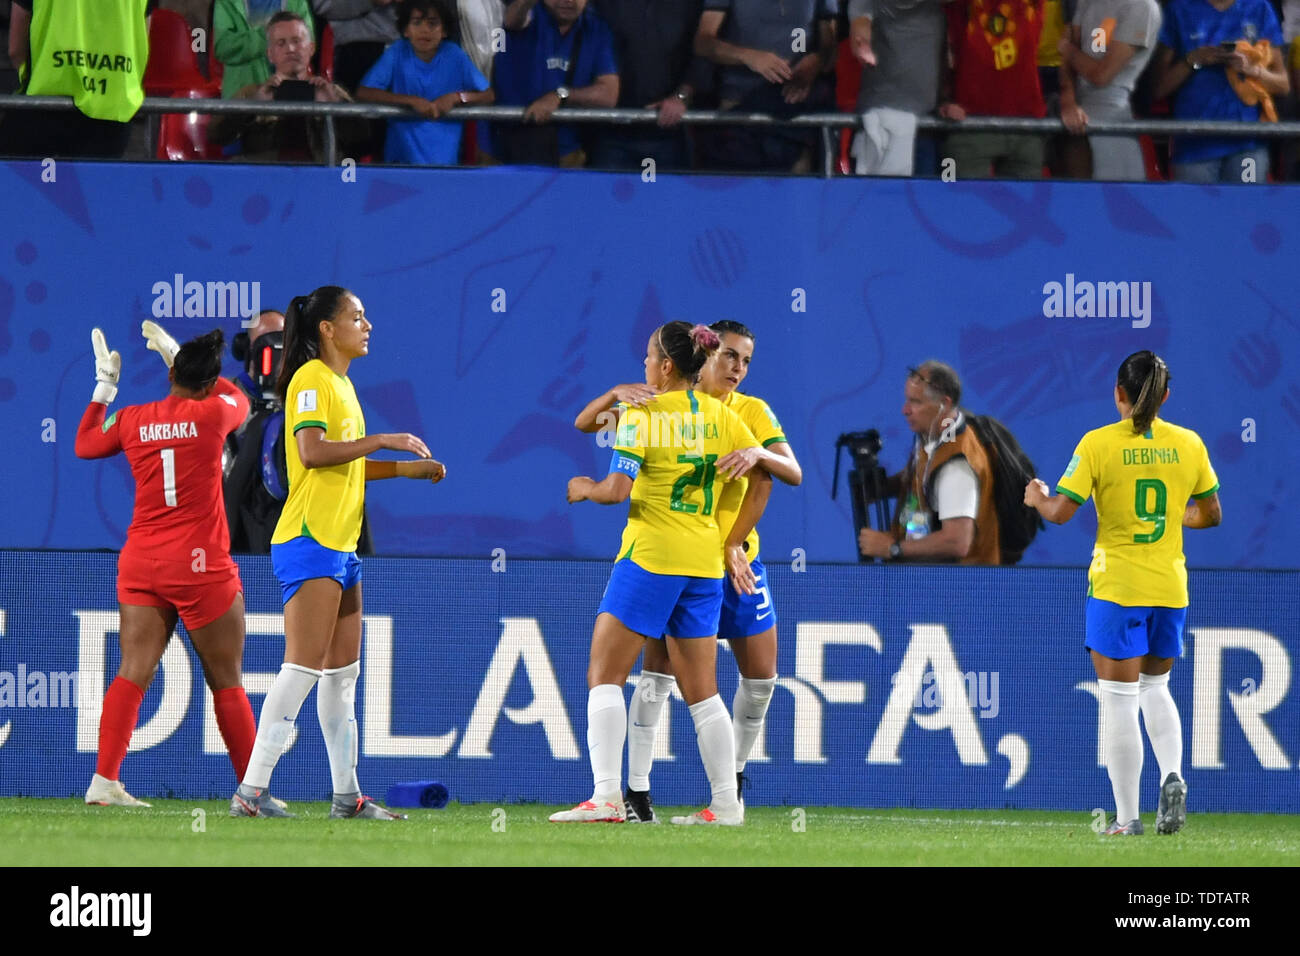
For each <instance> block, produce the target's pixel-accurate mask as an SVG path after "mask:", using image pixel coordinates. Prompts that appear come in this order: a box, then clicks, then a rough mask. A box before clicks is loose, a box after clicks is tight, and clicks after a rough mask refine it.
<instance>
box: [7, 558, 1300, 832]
mask: <svg viewBox="0 0 1300 956" xmlns="http://www.w3.org/2000/svg"><path fill="white" fill-rule="evenodd" d="M239 563H240V567H241V571H242V576H243V581H244V587H245V593H246V598H247V607H248V615H247V631H248V638H247V642H246V649H245V676H244V682H245V686H246V687H247V689H248V691H249V694H250V697H251V698H252V700H253V705H254V708H255V709H258V708H260V706H261V696H262V695H263V694H265V692H266V690H267V689H268V687H269V686H270V682H271V680H272V679H273V677H274V674H275V673H276V671H277V670H278V668H279V665H280V662H281V660H282V659H283V653H284V641H283V618H282V615H281V606H280V602H279V591H278V588H277V586H276V584H275V581H274V578H273V575H272V573H271V568H270V564H269V560H268V559H266V558H261V557H251V558H248V557H246V558H241V559H240V561H239ZM609 569H610V564H609V563H608V562H597V561H548V560H519V559H513V558H499V559H497V560H491V559H486V558H485V559H483V560H446V559H416V558H375V559H370V560H367V561H366V562H365V565H364V579H363V580H364V593H365V629H364V640H363V646H362V658H361V678H360V681H359V692H358V694H357V707H358V721H359V724H360V728H361V732H360V766H359V773H360V779H361V782H362V784H363V786H364V787H365V788H367V790H368V791H369V792H372V793H375V794H382V793H383V792H384V791H385V789H386V788H387V787H388V786H389V785H391V784H393V783H396V782H401V781H412V780H426V779H436V780H440V781H442V782H443V783H445V784H446V785H447V787H448V788H449V790H450V792H451V795H452V798H453V799H456V800H460V801H462V802H482V801H491V802H510V801H537V802H543V803H551V804H563V803H566V802H577V801H579V800H582V799H585V798H586V797H587V796H588V795H589V793H590V790H591V775H590V769H589V765H588V761H587V752H586V694H587V691H586V683H585V675H586V665H587V649H588V644H589V641H590V637H591V626H592V622H593V619H594V617H595V610H596V607H597V605H598V603H599V600H600V595H601V591H602V589H603V587H604V584H605V581H606V578H607V576H608V574H609ZM114 573H115V557H114V556H113V555H112V554H105V553H35V554H33V553H23V552H17V551H5V552H0V625H2V626H0V796H41V797H66V796H77V795H80V794H81V793H82V792H83V791H84V789H85V787H86V785H87V783H88V782H89V780H90V776H91V774H92V772H93V771H94V764H95V757H94V754H95V749H96V735H97V730H98V721H99V706H100V701H101V699H102V696H103V692H104V690H105V688H106V687H107V684H108V681H109V680H111V678H112V675H113V673H114V672H115V669H116V666H117V639H116V634H115V631H116V628H117V604H116V598H115V593H114ZM769 575H770V582H771V587H772V591H773V594H774V597H775V603H776V607H777V613H778V618H779V625H778V629H779V640H780V655H779V666H778V673H779V682H778V689H777V691H776V694H775V697H774V700H773V704H772V707H771V711H770V713H769V715H768V721H767V728H766V733H765V736H764V739H763V740H762V741H761V742H760V744H759V746H758V749H757V750H756V752H755V754H754V756H753V758H752V760H751V762H750V765H749V767H748V773H749V775H750V776H751V777H752V779H753V781H754V784H755V786H754V789H752V790H750V791H747V792H746V799H747V800H748V801H749V802H751V803H753V804H754V805H782V804H785V805H796V806H799V805H811V806H831V805H839V806H866V807H929V808H962V807H971V808H1002V807H1015V808H1037V809H1060V810H1080V811H1091V810H1092V809H1093V808H1097V807H1103V808H1109V807H1111V805H1112V804H1111V793H1110V785H1109V782H1108V780H1107V777H1106V773H1105V769H1104V766H1103V765H1102V757H1101V753H1100V749H1099V746H1098V739H1099V733H1098V725H1099V720H1100V717H1099V710H1098V706H1097V700H1096V682H1095V677H1094V675H1093V672H1092V667H1091V665H1090V664H1089V662H1088V658H1087V655H1086V654H1085V653H1084V650H1083V646H1082V640H1083V638H1082V629H1083V597H1084V589H1085V581H1084V572H1083V571H1082V570H1080V569H1047V568H1044V569H1035V568H1014V569H1003V568H919V567H905V566H881V565H872V566H855V565H849V566H843V565H819V564H803V563H802V562H798V561H796V562H791V563H782V562H777V561H774V562H772V563H771V564H769ZM1298 577H1300V573H1297V572H1262V571H1235V570H1230V571H1202V572H1192V574H1191V581H1190V584H1191V593H1192V604H1191V609H1190V612H1189V617H1188V639H1187V649H1186V653H1185V655H1184V657H1183V659H1182V660H1179V661H1178V662H1176V664H1175V667H1174V670H1173V677H1172V680H1171V690H1172V692H1173V696H1174V699H1175V701H1176V702H1177V704H1178V708H1179V713H1180V715H1181V718H1182V723H1183V730H1184V758H1183V770H1184V775H1185V776H1186V777H1187V780H1188V782H1189V785H1190V787H1191V803H1190V806H1191V808H1192V810H1194V811H1197V810H1200V811H1250V812H1260V811H1270V812H1291V813H1294V812H1300V788H1297V786H1296V769H1297V761H1300V693H1298V692H1297V690H1296V688H1295V686H1294V684H1293V681H1292V674H1293V673H1294V671H1295V669H1296V664H1297V663H1298V661H1297V657H1298V656H1300V588H1298V587H1297V584H1300V581H1298V580H1297V578H1298ZM719 683H720V687H721V692H722V695H723V699H724V700H725V701H727V702H728V704H730V701H731V697H732V694H733V693H734V690H735V685H736V674H735V667H734V664H733V662H732V660H731V656H730V653H729V652H728V651H726V650H725V649H721V650H720V651H719ZM629 693H630V690H629ZM314 699H315V694H314V693H313V694H312V696H311V697H309V698H308V699H307V702H306V704H305V705H304V707H303V710H302V712H301V713H300V715H299V717H298V721H297V733H296V735H295V736H294V737H292V738H291V740H292V743H291V745H290V748H289V750H288V752H287V753H286V754H285V756H284V757H283V758H282V760H281V762H280V765H279V767H278V768H277V770H276V774H275V777H274V780H273V790H274V791H275V792H276V793H277V794H279V795H280V796H283V797H286V798H288V799H291V800H305V799H323V798H325V797H326V796H328V793H329V790H330V777H329V769H328V763H327V759H326V755H325V751H324V747H323V744H322V742H321V736H320V730H319V725H318V723H317V718H316V714H315V705H314ZM665 718H666V719H665V722H664V724H663V726H662V727H661V733H660V736H659V742H658V759H657V762H656V765H655V769H654V773H653V778H652V781H653V782H652V785H653V789H654V793H655V797H656V800H657V801H658V802H660V803H663V804H692V803H700V802H701V801H705V800H707V796H708V784H707V781H706V779H705V777H704V772H703V769H702V768H701V766H700V762H699V757H698V753H697V751H696V745H695V735H694V729H693V727H692V724H691V720H690V716H689V714H688V712H687V710H686V707H685V705H684V704H683V703H682V702H681V701H680V700H674V702H673V703H672V705H671V706H670V707H668V708H666V709H665ZM131 747H132V749H131V752H130V753H129V754H128V755H127V757H126V761H125V763H124V764H123V768H122V780H123V781H124V782H125V784H126V785H127V787H128V788H129V789H130V790H131V791H132V792H133V793H136V794H137V795H139V796H142V797H148V796H158V797H166V796H173V797H186V798H209V797H221V796H225V795H227V794H228V793H229V792H231V790H232V789H233V787H234V784H235V779H234V773H233V771H232V770H231V767H230V763H229V761H228V759H227V758H226V757H225V754H224V749H223V746H222V743H221V739H220V737H219V735H218V733H217V729H216V722H215V718H214V717H213V713H212V700H211V695H210V693H209V692H208V691H207V689H206V687H205V686H204V684H203V679H202V675H201V672H200V669H199V667H198V664H197V661H196V659H195V657H194V655H193V652H192V651H191V650H190V649H189V648H188V647H187V646H186V644H185V643H184V642H183V641H182V639H181V636H179V635H178V637H177V639H174V640H173V641H172V642H171V644H170V645H169V647H168V650H167V652H166V655H165V656H164V659H163V663H162V666H161V667H160V669H159V671H158V675H157V676H156V677H155V679H154V682H153V685H152V686H151V687H150V688H149V691H148V693H147V695H146V697H145V700H144V704H143V706H142V708H141V711H140V722H139V725H138V728H137V730H136V732H135V736H134V738H133V740H132V745H131ZM1157 777H1158V774H1157V769H1156V765H1155V760H1154V758H1153V757H1152V755H1151V753H1150V750H1149V749H1148V750H1147V755H1146V765H1145V768H1144V770H1143V777H1142V781H1143V783H1142V786H1143V789H1142V794H1143V808H1144V809H1146V810H1150V809H1153V808H1154V800H1155V794H1156V790H1157V786H1158V781H1157Z"/></svg>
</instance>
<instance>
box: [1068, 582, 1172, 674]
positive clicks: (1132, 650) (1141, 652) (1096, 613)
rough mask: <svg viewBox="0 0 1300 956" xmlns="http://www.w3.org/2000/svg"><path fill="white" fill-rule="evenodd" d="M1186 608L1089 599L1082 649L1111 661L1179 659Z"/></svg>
mask: <svg viewBox="0 0 1300 956" xmlns="http://www.w3.org/2000/svg"><path fill="white" fill-rule="evenodd" d="M1186 621H1187V608H1185V607H1124V606H1123V605H1121V604H1115V603H1113V602H1111V601H1100V600H1098V599H1097V598H1094V597H1090V598H1088V607H1087V627H1086V633H1087V639H1086V640H1084V642H1083V646H1084V647H1086V648H1088V649H1089V650H1092V651H1096V652H1097V653H1098V654H1100V655H1102V656H1103V657H1109V658H1110V659H1111V660H1116V661H1123V660H1128V659H1129V658H1130V657H1146V656H1147V655H1148V654H1150V655H1152V656H1153V657H1182V656H1183V625H1184V624H1185V623H1186Z"/></svg>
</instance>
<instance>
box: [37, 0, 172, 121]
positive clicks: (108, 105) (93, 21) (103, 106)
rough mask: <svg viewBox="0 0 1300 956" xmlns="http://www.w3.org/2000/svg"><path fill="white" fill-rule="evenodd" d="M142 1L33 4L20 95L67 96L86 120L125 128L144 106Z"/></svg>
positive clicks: (67, 0)
mask: <svg viewBox="0 0 1300 956" xmlns="http://www.w3.org/2000/svg"><path fill="white" fill-rule="evenodd" d="M147 5H148V0H35V2H34V3H33V5H32V26H31V63H30V66H29V71H28V73H27V75H26V83H25V84H24V86H23V91H24V92H25V93H27V94H28V95H30V96H71V97H72V99H73V101H74V102H76V104H77V109H79V110H81V112H82V113H84V114H86V115H87V116H89V117H91V118H92V119H102V120H116V121H117V122H119V123H125V122H127V121H128V120H130V119H131V117H133V116H135V114H136V111H137V110H139V109H140V103H141V102H142V101H143V100H144V85H143V83H144V68H145V64H146V63H147V62H148V61H149V28H148V26H147V25H146V23H145V16H146V14H145V7H146V6H147Z"/></svg>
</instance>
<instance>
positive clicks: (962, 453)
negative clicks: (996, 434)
mask: <svg viewBox="0 0 1300 956" xmlns="http://www.w3.org/2000/svg"><path fill="white" fill-rule="evenodd" d="M960 400H961V381H960V379H958V377H957V373H956V372H955V371H954V370H953V369H952V367H951V366H948V365H946V364H944V363H943V362H938V361H933V360H932V361H928V362H924V363H923V364H921V365H920V366H919V367H917V368H914V369H909V370H908V376H907V381H906V383H905V384H904V387H903V417H904V418H905V419H907V423H908V425H909V426H910V427H911V429H912V432H913V433H914V434H915V436H916V437H915V440H914V442H913V446H912V453H911V456H910V458H909V459H908V463H907V467H906V468H904V469H903V471H902V472H901V473H899V474H897V475H893V476H891V477H890V478H889V479H888V481H887V482H886V491H887V492H888V493H889V494H891V495H892V494H897V496H898V499H899V500H898V508H897V510H896V511H895V514H894V522H893V527H892V529H891V530H890V531H888V532H885V531H875V530H872V529H871V528H863V529H862V530H861V531H859V533H858V548H859V550H860V551H861V552H862V554H863V555H864V556H866V557H873V558H882V559H885V560H891V561H954V562H958V563H961V564H1001V563H1002V562H1001V551H1000V548H999V543H998V516H997V511H996V507H995V502H994V493H993V489H994V485H993V482H994V474H993V466H992V463H991V462H990V460H989V455H988V453H987V452H985V450H984V447H983V445H982V444H981V443H980V441H979V438H978V437H977V436H976V434H975V431H974V429H973V428H971V427H968V423H967V421H966V415H965V414H964V413H963V412H962V410H961V409H960V408H959V407H958V403H959V402H960Z"/></svg>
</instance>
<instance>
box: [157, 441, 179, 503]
mask: <svg viewBox="0 0 1300 956" xmlns="http://www.w3.org/2000/svg"><path fill="white" fill-rule="evenodd" d="M158 454H159V455H161V456H162V463H163V500H164V501H166V502H167V507H169V508H175V507H176V449H175V448H164V449H163V450H162V451H160V452H158Z"/></svg>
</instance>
